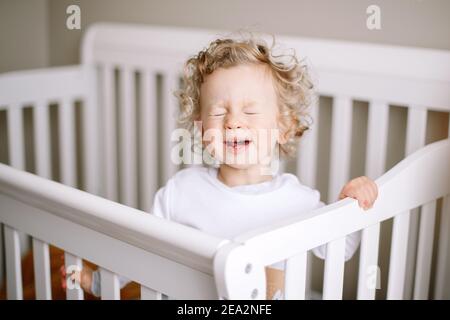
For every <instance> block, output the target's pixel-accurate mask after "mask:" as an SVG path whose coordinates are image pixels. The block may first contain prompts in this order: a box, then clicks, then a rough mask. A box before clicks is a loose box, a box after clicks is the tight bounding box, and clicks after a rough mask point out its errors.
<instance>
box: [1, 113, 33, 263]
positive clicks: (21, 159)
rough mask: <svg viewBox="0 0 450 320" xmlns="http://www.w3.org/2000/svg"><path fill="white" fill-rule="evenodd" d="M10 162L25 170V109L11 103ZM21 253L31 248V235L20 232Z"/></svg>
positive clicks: (8, 115) (9, 126)
mask: <svg viewBox="0 0 450 320" xmlns="http://www.w3.org/2000/svg"><path fill="white" fill-rule="evenodd" d="M6 114H7V119H6V121H7V124H8V144H9V146H8V147H9V150H8V151H9V164H10V165H11V166H12V167H14V168H16V169H19V170H25V140H24V129H23V109H22V106H21V105H18V104H15V105H11V106H10V108H9V109H8V110H7V113H6ZM19 238H20V250H21V255H23V254H24V253H25V252H27V251H28V250H30V244H29V242H30V241H29V237H28V236H27V235H26V234H23V233H22V232H19Z"/></svg>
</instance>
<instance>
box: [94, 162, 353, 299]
mask: <svg viewBox="0 0 450 320" xmlns="http://www.w3.org/2000/svg"><path fill="white" fill-rule="evenodd" d="M217 174H218V169H217V168H214V167H204V166H193V167H190V168H186V169H182V170H180V171H178V172H177V173H176V174H175V175H174V176H173V177H172V178H170V179H169V181H168V182H167V184H166V186H165V187H162V188H161V189H159V190H158V192H157V193H156V195H155V199H154V202H153V208H152V211H151V213H152V214H154V215H156V216H158V217H161V218H163V219H168V220H170V221H174V222H178V223H181V224H184V225H188V226H191V227H193V228H196V229H199V230H201V231H204V232H206V233H208V234H211V235H214V236H217V237H222V238H226V239H233V238H235V237H236V236H239V235H242V234H244V233H246V232H248V231H250V230H253V229H257V228H260V227H264V226H268V225H270V224H272V223H275V222H279V221H280V220H283V219H286V218H292V217H298V216H301V215H302V214H305V213H308V212H310V211H312V210H314V209H317V208H319V207H322V206H324V205H325V204H324V203H323V202H321V201H320V193H319V191H317V190H314V189H311V188H309V187H307V186H305V185H302V184H301V183H300V181H299V180H298V178H297V177H296V176H294V175H292V174H289V173H282V174H277V175H274V177H273V179H272V180H271V181H267V182H263V183H258V184H251V185H242V186H236V187H229V186H227V185H226V184H224V183H222V182H221V181H220V180H219V179H218V177H217ZM359 242H360V233H359V232H356V233H354V234H351V235H349V236H348V237H347V241H346V250H345V260H348V259H350V258H351V257H352V256H353V254H354V253H355V251H356V250H357V248H358V245H359ZM312 251H313V252H314V254H315V255H316V256H318V257H319V258H322V259H324V258H325V255H326V245H323V246H320V247H317V248H314V249H313V250H312ZM272 267H275V268H279V269H283V268H284V264H283V262H280V263H276V264H274V265H272ZM119 280H120V283H121V287H123V286H124V285H125V284H126V283H127V282H128V280H127V279H126V278H124V277H119ZM95 281H97V282H98V283H97V284H98V286H97V284H93V288H94V290H96V291H97V290H98V293H99V292H100V290H99V282H100V281H99V274H96V275H95V276H94V281H93V282H95ZM94 290H93V292H94Z"/></svg>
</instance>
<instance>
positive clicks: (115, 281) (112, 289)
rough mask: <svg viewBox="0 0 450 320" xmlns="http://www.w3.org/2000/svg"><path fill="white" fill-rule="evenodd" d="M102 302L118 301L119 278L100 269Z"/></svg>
mask: <svg viewBox="0 0 450 320" xmlns="http://www.w3.org/2000/svg"><path fill="white" fill-rule="evenodd" d="M100 274H101V285H100V286H101V297H102V300H120V284H119V278H118V277H117V275H116V274H114V273H113V272H111V271H109V270H106V269H104V268H100Z"/></svg>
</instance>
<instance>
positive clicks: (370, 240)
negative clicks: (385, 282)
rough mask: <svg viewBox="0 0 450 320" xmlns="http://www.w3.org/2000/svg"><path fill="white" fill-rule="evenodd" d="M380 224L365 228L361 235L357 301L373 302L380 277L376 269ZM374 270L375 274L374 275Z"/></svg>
mask: <svg viewBox="0 0 450 320" xmlns="http://www.w3.org/2000/svg"><path fill="white" fill-rule="evenodd" d="M379 238H380V223H377V224H374V225H373V226H370V227H367V228H365V229H364V230H362V233H361V247H360V254H359V269H358V289H357V298H358V300H374V299H375V295H376V289H379V288H378V287H377V285H378V278H379V277H380V276H381V275H380V274H379V271H378V270H379V269H378V246H379ZM374 270H376V274H374V273H373V272H374Z"/></svg>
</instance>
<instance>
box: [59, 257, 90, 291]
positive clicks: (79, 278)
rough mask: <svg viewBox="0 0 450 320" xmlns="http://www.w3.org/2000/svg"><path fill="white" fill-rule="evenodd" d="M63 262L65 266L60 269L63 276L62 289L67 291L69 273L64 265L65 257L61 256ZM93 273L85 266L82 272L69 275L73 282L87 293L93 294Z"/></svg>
mask: <svg viewBox="0 0 450 320" xmlns="http://www.w3.org/2000/svg"><path fill="white" fill-rule="evenodd" d="M61 260H62V261H63V265H62V266H61V267H60V268H59V272H60V275H61V287H62V288H63V289H64V290H65V289H66V287H67V285H66V281H67V273H66V267H65V265H64V255H62V256H61ZM92 272H93V270H92V269H91V268H89V267H88V266H87V265H83V269H82V270H81V272H74V273H72V274H71V275H69V277H70V280H71V281H75V282H77V283H79V284H80V287H81V288H82V289H83V290H84V291H85V292H87V293H89V294H92V292H91V284H92Z"/></svg>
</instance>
